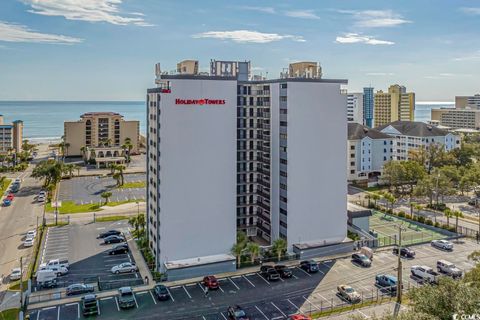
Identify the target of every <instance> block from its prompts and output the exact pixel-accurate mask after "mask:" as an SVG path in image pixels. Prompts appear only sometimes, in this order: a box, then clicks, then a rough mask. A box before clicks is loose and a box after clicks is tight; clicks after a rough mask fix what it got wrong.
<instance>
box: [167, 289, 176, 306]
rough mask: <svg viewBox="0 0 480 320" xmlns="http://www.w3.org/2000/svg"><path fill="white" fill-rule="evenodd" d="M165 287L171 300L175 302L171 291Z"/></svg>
mask: <svg viewBox="0 0 480 320" xmlns="http://www.w3.org/2000/svg"><path fill="white" fill-rule="evenodd" d="M165 289H167V292H168V295H169V296H170V298H172V301H173V302H175V299H173V296H172V293H171V292H170V290H169V289H168V287H165Z"/></svg>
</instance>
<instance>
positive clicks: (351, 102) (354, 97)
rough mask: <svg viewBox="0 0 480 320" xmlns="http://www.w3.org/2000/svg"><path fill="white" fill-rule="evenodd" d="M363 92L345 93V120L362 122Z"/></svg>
mask: <svg viewBox="0 0 480 320" xmlns="http://www.w3.org/2000/svg"><path fill="white" fill-rule="evenodd" d="M363 121H364V116H363V93H349V94H348V95H347V122H349V123H359V124H363Z"/></svg>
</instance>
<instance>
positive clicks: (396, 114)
mask: <svg viewBox="0 0 480 320" xmlns="http://www.w3.org/2000/svg"><path fill="white" fill-rule="evenodd" d="M414 110H415V93H413V92H407V90H406V88H405V87H404V86H400V85H398V84H395V85H391V86H390V87H389V88H388V92H383V91H381V90H380V91H377V93H375V97H374V122H375V126H382V125H385V124H387V123H390V122H393V121H413V118H414Z"/></svg>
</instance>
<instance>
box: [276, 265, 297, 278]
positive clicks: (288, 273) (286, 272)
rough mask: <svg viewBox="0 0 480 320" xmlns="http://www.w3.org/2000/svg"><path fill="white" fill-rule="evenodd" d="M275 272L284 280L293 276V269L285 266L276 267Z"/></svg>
mask: <svg viewBox="0 0 480 320" xmlns="http://www.w3.org/2000/svg"><path fill="white" fill-rule="evenodd" d="M274 268H275V270H276V271H277V272H278V274H279V275H280V277H282V278H291V277H292V276H293V272H292V269H290V268H289V267H287V266H284V265H276V266H275V267H274Z"/></svg>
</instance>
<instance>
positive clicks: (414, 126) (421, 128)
mask: <svg viewBox="0 0 480 320" xmlns="http://www.w3.org/2000/svg"><path fill="white" fill-rule="evenodd" d="M387 127H393V128H395V129H396V130H397V131H398V132H400V133H401V134H402V135H405V136H412V137H438V136H445V135H447V134H448V132H447V131H445V130H442V129H440V128H437V127H435V126H433V125H431V124H427V123H425V122H420V121H394V122H391V123H388V124H385V125H383V126H380V127H377V128H375V129H377V130H379V131H382V130H384V129H385V128H387Z"/></svg>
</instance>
